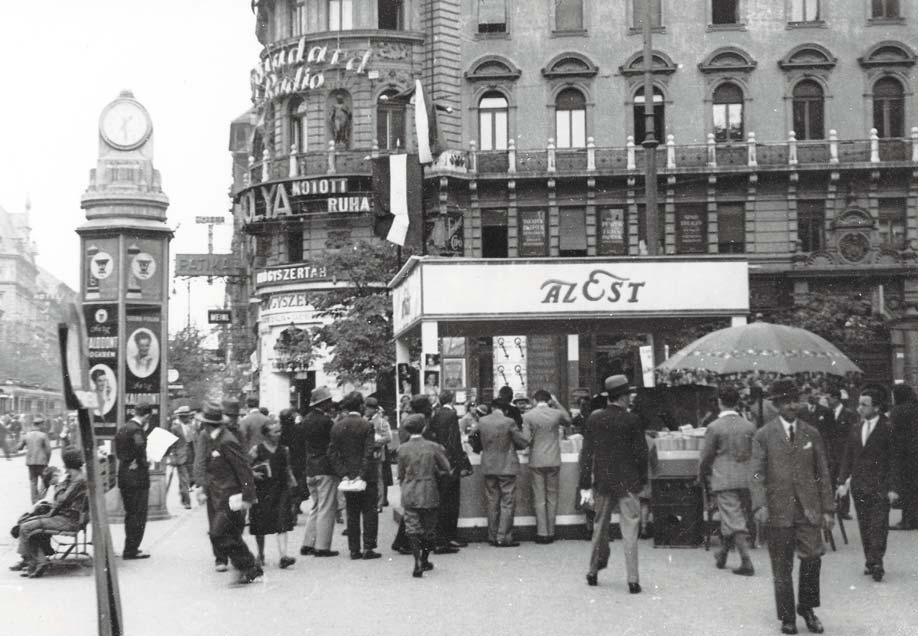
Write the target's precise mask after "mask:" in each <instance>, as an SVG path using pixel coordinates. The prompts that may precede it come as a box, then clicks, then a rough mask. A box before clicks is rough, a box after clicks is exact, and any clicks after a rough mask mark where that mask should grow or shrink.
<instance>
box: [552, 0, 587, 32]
mask: <svg viewBox="0 0 918 636" xmlns="http://www.w3.org/2000/svg"><path fill="white" fill-rule="evenodd" d="M554 3H555V30H556V31H582V30H583V0H554Z"/></svg>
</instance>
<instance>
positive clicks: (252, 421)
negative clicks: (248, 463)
mask: <svg viewBox="0 0 918 636" xmlns="http://www.w3.org/2000/svg"><path fill="white" fill-rule="evenodd" d="M245 406H246V408H247V409H249V412H248V413H246V415H245V417H243V418H242V419H241V420H240V421H239V436H240V440H239V441H240V443H241V444H242V450H243V451H245V452H246V453H247V452H249V449H250V448H252V447H254V446H257V445H258V443H259V442H260V441H261V440H262V434H261V427H262V426H264V425H265V424H267V423H268V422H269V421H270V419H269V418H268V416H266V415H265V414H263V413H262V412H261V411H259V410H258V398H253V397H250V398H246V400H245Z"/></svg>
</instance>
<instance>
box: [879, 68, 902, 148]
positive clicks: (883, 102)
mask: <svg viewBox="0 0 918 636" xmlns="http://www.w3.org/2000/svg"><path fill="white" fill-rule="evenodd" d="M873 127H874V128H876V129H877V132H878V133H879V135H880V137H904V136H905V92H904V91H903V90H902V84H901V83H899V80H896V79H893V78H892V77H884V78H883V79H881V80H879V81H877V83H876V84H874V85H873Z"/></svg>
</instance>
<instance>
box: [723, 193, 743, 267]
mask: <svg viewBox="0 0 918 636" xmlns="http://www.w3.org/2000/svg"><path fill="white" fill-rule="evenodd" d="M731 216H738V217H739V234H738V236H739V237H740V238H741V239H742V240H741V241H734V240H724V238H726V237H724V235H723V227H724V223H723V219H725V218H728V217H731ZM736 247H739V249H735V248H736ZM717 253H718V254H745V253H746V205H745V203H742V202H722V203H718V204H717Z"/></svg>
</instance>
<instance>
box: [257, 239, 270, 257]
mask: <svg viewBox="0 0 918 636" xmlns="http://www.w3.org/2000/svg"><path fill="white" fill-rule="evenodd" d="M255 256H256V257H257V258H268V257H269V256H271V237H270V236H263V235H259V236H256V237H255Z"/></svg>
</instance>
